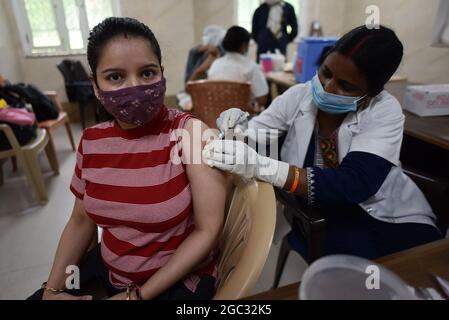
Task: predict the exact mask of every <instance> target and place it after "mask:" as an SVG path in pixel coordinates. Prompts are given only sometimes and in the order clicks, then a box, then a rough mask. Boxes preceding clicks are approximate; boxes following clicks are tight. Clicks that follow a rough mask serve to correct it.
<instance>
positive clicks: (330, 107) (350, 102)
mask: <svg viewBox="0 0 449 320" xmlns="http://www.w3.org/2000/svg"><path fill="white" fill-rule="evenodd" d="M312 96H313V100H314V101H315V103H316V104H317V106H318V108H319V109H320V110H321V111H324V112H327V113H332V114H341V113H348V112H355V111H357V107H358V102H359V101H360V100H362V99H364V98H365V97H366V95H365V96H363V97H349V96H340V95H337V94H333V93H329V92H326V91H325V90H324V88H323V85H322V84H321V81H320V79H319V78H318V74H316V75H315V77H313V79H312Z"/></svg>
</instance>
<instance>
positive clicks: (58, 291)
mask: <svg viewBox="0 0 449 320" xmlns="http://www.w3.org/2000/svg"><path fill="white" fill-rule="evenodd" d="M41 288H42V289H44V290H45V291H47V292H51V293H61V292H64V290H63V289H55V288H52V287H49V286H47V281H45V282H44V283H43V284H42V286H41Z"/></svg>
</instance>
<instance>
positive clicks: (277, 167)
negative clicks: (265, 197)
mask: <svg viewBox="0 0 449 320" xmlns="http://www.w3.org/2000/svg"><path fill="white" fill-rule="evenodd" d="M203 157H204V158H205V161H206V163H207V164H208V165H209V166H211V167H217V168H218V169H221V170H224V171H228V172H231V173H235V174H237V175H239V176H241V177H243V178H245V179H252V178H255V179H259V180H262V181H266V182H268V183H270V184H272V185H274V186H276V187H280V188H283V187H284V185H285V182H286V181H287V177H288V173H289V170H290V166H289V164H288V163H286V162H282V161H277V160H274V159H271V158H268V157H264V156H261V155H259V154H258V153H257V152H256V150H254V149H253V148H251V147H250V146H248V145H247V144H246V143H244V142H242V141H233V140H213V141H211V142H209V143H208V144H207V145H206V146H205V147H204V150H203Z"/></svg>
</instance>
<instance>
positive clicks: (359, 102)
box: [355, 94, 368, 109]
mask: <svg viewBox="0 0 449 320" xmlns="http://www.w3.org/2000/svg"><path fill="white" fill-rule="evenodd" d="M366 98H368V94H365V95H364V96H362V97H360V98H359V99H358V100H357V101H355V106H356V107H357V109H358V108H359V107H360V106H361V104H362V103H363V101H364V100H365V99H366Z"/></svg>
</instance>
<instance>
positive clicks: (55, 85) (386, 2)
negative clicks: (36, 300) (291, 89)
mask: <svg viewBox="0 0 449 320" xmlns="http://www.w3.org/2000/svg"><path fill="white" fill-rule="evenodd" d="M302 2H303V3H302V8H303V12H302V13H301V15H300V22H301V29H302V30H301V33H302V34H303V35H304V34H307V32H308V28H309V27H310V21H311V20H312V19H313V18H314V16H315V14H316V12H319V18H320V20H321V22H322V25H323V30H324V34H325V35H327V36H332V35H337V36H338V35H342V34H343V33H344V32H345V31H347V30H349V29H351V28H352V27H354V26H356V25H360V24H362V23H364V20H365V17H366V15H365V7H366V6H367V5H370V4H377V5H378V6H379V7H380V9H381V22H382V23H383V24H386V25H390V26H392V27H393V28H394V29H395V30H396V32H397V33H398V35H399V37H400V38H401V40H402V41H403V42H404V45H405V57H404V61H403V63H402V65H401V68H400V73H402V74H403V75H405V76H407V77H408V78H409V80H410V81H411V82H418V83H442V82H446V83H447V82H449V72H447V70H448V69H449V68H448V66H449V49H447V48H432V47H430V35H431V32H432V25H433V21H434V18H435V14H436V10H437V8H438V0H427V1H426V2H425V3H424V2H423V1H420V0H321V1H317V0H302ZM234 4H235V2H234V1H232V0H231V1H230V0H121V11H122V14H123V15H124V16H130V17H135V18H138V19H140V20H142V21H143V22H145V23H146V24H148V25H149V26H150V27H151V28H152V29H153V31H154V32H155V34H156V36H157V38H158V39H159V41H160V43H161V47H162V50H163V54H164V57H163V59H164V61H163V64H164V66H165V69H166V77H167V80H168V91H167V92H168V94H169V95H173V94H175V93H177V92H178V91H180V90H182V87H183V74H184V68H185V62H186V56H187V52H188V50H189V49H190V48H191V47H192V46H194V45H195V44H197V43H199V42H200V41H201V33H202V30H203V28H204V27H205V26H206V25H208V24H221V25H224V26H230V25H232V24H234V17H235V15H234V9H235V8H234ZM318 4H319V11H317V6H318ZM5 16H6V17H5ZM16 29H17V28H16V23H15V19H14V18H13V15H12V11H11V8H10V4H9V0H0V48H1V50H2V52H1V56H0V70H3V71H0V72H3V73H5V75H6V76H7V77H9V78H10V79H11V80H13V81H25V82H32V83H35V84H37V85H38V86H39V87H41V88H42V89H44V90H47V89H52V90H55V89H56V90H57V91H58V92H59V93H60V94H61V95H62V96H63V99H64V100H65V92H64V91H65V90H64V84H63V81H62V77H61V75H60V74H59V72H58V70H57V69H56V64H57V63H58V62H59V61H61V60H62V59H63V57H48V58H25V57H24V56H23V52H22V48H21V45H20V43H19V40H18V39H19V37H18V36H17V30H16ZM295 47H296V45H294V44H293V45H290V46H289V59H291V58H292V55H293V52H294V51H295ZM252 49H253V48H252ZM252 51H254V50H252ZM70 58H73V59H79V60H81V61H82V62H83V63H84V64H85V65H86V66H87V63H86V59H85V57H84V56H70Z"/></svg>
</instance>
